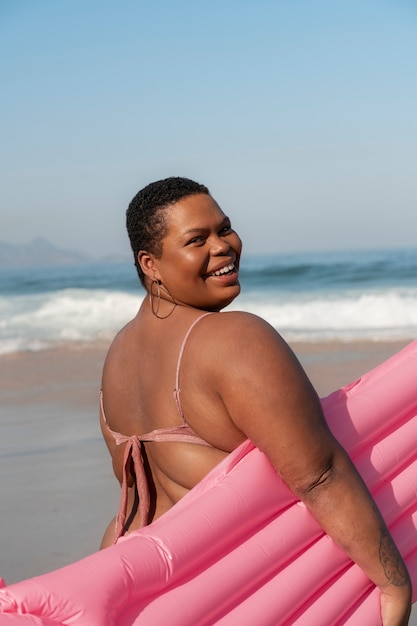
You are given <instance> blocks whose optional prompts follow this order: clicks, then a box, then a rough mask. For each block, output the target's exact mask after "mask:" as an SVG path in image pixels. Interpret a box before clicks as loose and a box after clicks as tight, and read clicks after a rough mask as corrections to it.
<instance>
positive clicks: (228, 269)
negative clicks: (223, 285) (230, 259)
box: [212, 263, 235, 276]
mask: <svg viewBox="0 0 417 626" xmlns="http://www.w3.org/2000/svg"><path fill="white" fill-rule="evenodd" d="M234 269H235V266H234V264H233V263H229V265H225V266H224V267H222V268H220V269H219V270H217V272H213V273H212V276H221V275H222V274H227V272H231V271H232V270H234Z"/></svg>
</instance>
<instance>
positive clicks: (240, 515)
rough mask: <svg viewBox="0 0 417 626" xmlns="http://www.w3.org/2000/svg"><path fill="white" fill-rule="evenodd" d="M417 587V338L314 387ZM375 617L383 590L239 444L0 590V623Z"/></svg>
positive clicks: (282, 622) (93, 625)
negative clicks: (133, 518)
mask: <svg viewBox="0 0 417 626" xmlns="http://www.w3.org/2000/svg"><path fill="white" fill-rule="evenodd" d="M322 404H323V408H324V411H325V414H326V418H327V420H328V423H329V425H330V427H331V429H332V431H333V432H334V434H335V435H336V437H337V438H338V439H339V440H340V441H341V443H342V444H343V445H344V447H345V448H346V450H347V451H348V452H349V454H350V455H351V457H352V458H353V460H354V462H355V464H356V466H357V467H358V469H359V471H360V473H361V474H362V476H363V478H364V479H365V481H366V483H367V485H368V487H369V488H370V490H371V492H372V493H373V495H374V498H375V500H376V501H377V503H378V505H379V507H380V509H381V511H382V513H383V515H384V517H385V519H386V521H387V524H388V526H389V527H390V529H391V532H392V534H393V536H394V538H395V540H396V542H397V545H398V547H399V548H400V550H401V552H402V554H403V556H404V558H405V560H406V562H407V565H408V567H409V570H410V573H411V577H412V579H413V583H414V586H417V585H416V583H417V341H415V342H413V343H412V344H410V345H409V346H408V347H406V348H405V349H404V350H402V351H401V352H399V353H398V354H397V355H395V356H394V357H392V358H391V359H389V360H388V361H386V362H385V363H383V364H382V365H380V366H379V367H377V368H376V369H374V370H373V371H372V372H370V373H368V374H366V375H365V376H363V377H362V378H361V379H359V380H358V381H356V382H355V383H353V384H351V385H348V386H347V387H344V388H342V389H340V390H338V391H336V392H334V393H333V394H331V395H330V396H328V397H327V398H324V399H323V400H322ZM323 619H325V623H326V624H332V625H334V626H338V625H341V624H345V625H351V626H353V625H354V626H357V625H363V624H366V625H367V626H373V625H375V626H377V625H379V624H380V623H381V620H380V616H379V598H378V590H377V589H375V587H374V586H373V585H372V583H371V582H370V581H369V580H368V579H367V578H366V576H365V575H364V574H363V573H362V571H361V570H360V569H359V568H358V567H357V566H356V565H355V564H353V563H352V562H351V561H350V560H349V559H348V557H347V556H346V555H345V554H344V553H343V552H342V551H341V550H340V549H339V548H338V547H337V546H335V544H334V543H333V542H332V541H331V539H330V538H329V537H327V536H326V535H325V534H324V533H323V530H322V529H321V528H320V526H318V524H317V523H316V522H315V521H314V519H313V518H312V517H311V515H310V514H309V513H308V511H307V510H306V508H305V507H304V506H303V504H301V503H300V502H299V501H297V500H296V499H295V498H294V496H293V494H292V493H291V492H290V491H289V490H288V489H287V488H286V486H285V485H284V484H283V483H282V481H281V480H280V479H279V478H278V476H277V475H276V473H275V471H274V470H273V468H272V466H271V465H270V464H269V462H268V460H267V459H266V458H265V457H264V455H263V454H262V453H261V452H260V451H259V450H258V449H256V448H255V447H254V446H253V444H251V443H250V442H249V441H247V442H245V443H243V444H242V445H241V446H240V447H239V448H237V449H236V450H235V451H234V452H233V453H232V454H230V455H229V456H228V457H227V458H226V459H225V460H224V461H223V462H222V463H220V464H219V465H218V466H217V467H216V468H214V470H213V471H212V472H211V473H210V474H208V475H207V476H206V477H205V479H204V480H203V481H201V482H200V483H199V484H198V485H197V486H196V487H195V488H194V489H193V490H192V491H191V492H190V493H189V494H188V495H187V496H186V497H185V498H183V499H182V500H181V501H180V502H179V503H178V504H177V505H175V507H173V508H172V509H171V510H170V511H168V513H166V514H165V515H164V516H163V517H161V518H160V519H159V520H157V521H156V522H154V523H153V524H152V525H151V526H148V527H145V528H143V529H141V530H139V531H135V532H133V533H131V534H130V535H128V536H127V537H124V538H122V539H121V540H119V542H118V543H117V544H116V545H115V546H112V547H111V548H108V549H106V550H104V551H102V552H98V553H96V554H93V555H91V556H89V557H87V558H85V559H83V560H81V561H78V562H77V563H74V564H72V565H69V566H67V567H64V568H62V569H60V570H56V571H54V572H51V573H49V574H44V575H42V576H38V577H36V578H32V579H29V580H25V581H22V582H20V583H16V584H14V585H11V586H9V587H7V586H5V587H4V588H3V589H1V590H0V625H1V626H3V625H4V626H8V625H10V626H12V625H14V624H16V626H24V625H28V626H29V625H32V626H34V625H38V626H57V625H74V624H76V625H77V626H135V625H138V626H141V625H146V626H159V625H162V624H169V626H205V625H209V624H221V625H223V624H224V625H227V626H253V625H254V624H256V625H257V626H289V625H290V624H291V625H298V626H301V625H305V626H322V625H323V623H324V622H323Z"/></svg>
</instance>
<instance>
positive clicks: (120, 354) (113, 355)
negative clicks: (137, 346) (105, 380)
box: [103, 320, 134, 376]
mask: <svg viewBox="0 0 417 626" xmlns="http://www.w3.org/2000/svg"><path fill="white" fill-rule="evenodd" d="M133 335H134V320H132V321H130V322H128V323H127V324H126V325H125V326H123V328H121V329H120V330H119V331H118V333H117V334H116V335H115V337H114V338H113V341H112V342H111V344H110V347H109V349H108V351H107V354H106V358H105V360H104V366H103V376H104V375H105V374H106V373H108V372H111V371H113V370H115V371H117V369H118V368H119V367H120V359H122V358H125V357H126V351H128V350H129V348H130V347H131V345H132V339H133Z"/></svg>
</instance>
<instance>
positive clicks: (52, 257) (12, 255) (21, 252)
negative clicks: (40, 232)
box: [0, 237, 93, 267]
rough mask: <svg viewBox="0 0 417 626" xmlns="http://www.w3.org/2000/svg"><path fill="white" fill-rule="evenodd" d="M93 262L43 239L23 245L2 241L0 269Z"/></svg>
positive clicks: (84, 256)
mask: <svg viewBox="0 0 417 626" xmlns="http://www.w3.org/2000/svg"><path fill="white" fill-rule="evenodd" d="M92 260H93V259H91V258H90V257H88V256H86V255H84V254H81V253H79V252H74V251H72V250H62V249H61V248H57V247H56V246H54V245H53V244H52V243H50V242H49V241H47V240H46V239H43V238H42V237H38V238H37V239H33V240H32V241H30V242H29V243H22V244H10V243H6V242H5V241H0V267H25V266H29V265H30V266H31V267H34V266H42V265H43V266H48V265H75V264H78V263H90V262H91V261H92Z"/></svg>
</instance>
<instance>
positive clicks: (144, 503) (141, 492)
mask: <svg viewBox="0 0 417 626" xmlns="http://www.w3.org/2000/svg"><path fill="white" fill-rule="evenodd" d="M207 315H211V313H204V315H201V316H200V317H198V318H197V319H196V320H194V322H193V323H192V324H191V326H190V328H189V329H188V331H187V333H186V335H185V337H184V340H183V342H182V345H181V349H180V353H179V356H178V362H177V371H176V375H175V389H174V398H175V402H176V405H177V409H178V413H179V415H180V417H181V419H182V422H183V423H182V424H180V425H178V426H172V427H169V428H158V429H156V430H153V431H151V432H150V433H146V434H144V435H131V436H130V437H129V436H127V435H122V434H121V433H117V432H115V431H113V430H111V428H110V426H109V425H108V423H107V420H106V416H105V413H104V406H103V391H102V390H101V391H100V410H101V417H102V419H103V423H104V426H105V428H106V430H107V431H108V432H109V433H110V434H111V435H112V436H113V437H114V440H115V442H116V445H117V446H119V445H121V444H122V443H126V448H125V453H124V458H123V482H122V493H121V498H120V507H119V513H118V515H117V521H116V531H115V539H114V542H113V543H116V541H117V540H118V539H119V538H120V537H121V536H122V535H123V534H124V532H125V523H126V513H127V496H128V476H129V473H130V469H131V463H133V468H134V472H135V476H136V488H137V492H138V496H139V502H140V515H139V525H140V527H142V526H146V525H147V524H148V523H149V519H148V518H149V509H150V494H149V485H148V481H147V478H146V473H145V468H144V463H143V456H142V442H147V441H152V442H160V441H171V442H172V441H174V442H182V443H197V444H200V445H203V446H209V447H211V445H210V444H209V443H207V441H204V439H201V437H199V436H198V435H196V433H195V432H194V431H193V430H192V429H191V428H190V426H188V424H187V422H186V421H185V417H184V412H183V410H182V406H181V400H180V387H179V380H180V369H181V361H182V356H183V353H184V349H185V345H186V343H187V340H188V337H189V335H190V333H191V331H192V330H193V328H194V326H195V325H196V324H197V323H198V322H199V321H200V320H201V319H203V317H206V316H207Z"/></svg>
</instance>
